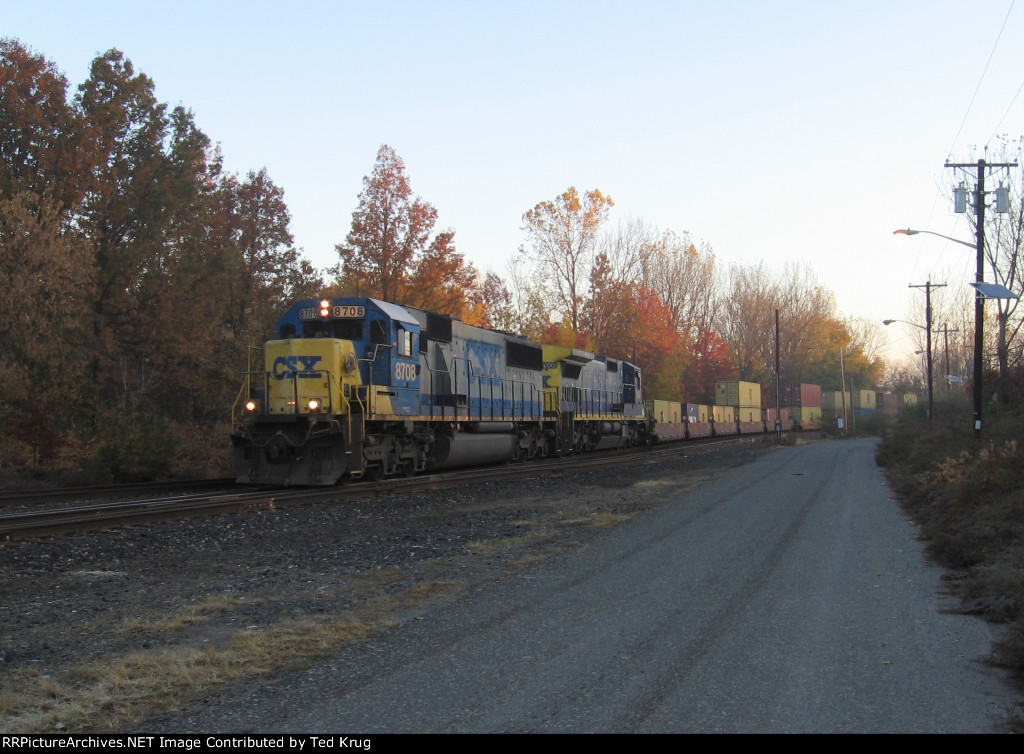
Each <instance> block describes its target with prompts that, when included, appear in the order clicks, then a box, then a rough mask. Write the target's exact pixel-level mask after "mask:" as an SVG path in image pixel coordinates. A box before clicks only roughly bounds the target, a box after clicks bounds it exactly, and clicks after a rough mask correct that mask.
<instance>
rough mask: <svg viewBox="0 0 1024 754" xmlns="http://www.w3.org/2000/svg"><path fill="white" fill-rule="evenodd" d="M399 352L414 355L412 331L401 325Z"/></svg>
mask: <svg viewBox="0 0 1024 754" xmlns="http://www.w3.org/2000/svg"><path fill="white" fill-rule="evenodd" d="M398 354H399V355H400V356H412V333H411V332H410V331H409V330H406V329H405V328H404V327H402V326H401V325H399V327H398Z"/></svg>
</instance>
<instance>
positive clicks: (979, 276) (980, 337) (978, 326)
mask: <svg viewBox="0 0 1024 754" xmlns="http://www.w3.org/2000/svg"><path fill="white" fill-rule="evenodd" d="M979 195H981V196H983V195H982V192H981V191H979ZM981 196H979V201H978V204H979V210H981V209H982V208H983V207H984V202H983V201H981ZM984 221H985V219H984V216H983V215H982V214H981V213H980V212H979V217H978V241H977V243H973V244H972V243H969V242H968V241H961V240H960V239H959V238H953V237H952V236H947V235H944V234H942V233H936V232H935V231H933V230H911V229H910V228H903V229H902V230H894V231H893V232H892V234H893V235H894V236H914V235H917V234H918V233H927V234H928V235H931V236H938V237H939V238H945V239H946V240H947V241H952V242H953V243H958V244H960V245H961V246H967V247H969V248H972V249H976V251H977V254H978V264H977V271H976V272H975V281H974V282H975V284H978V283H983V282H984V280H985V253H984V249H985V235H984V233H985V231H984V226H983V223H984ZM984 302H985V299H984V298H983V296H982V294H981V291H978V294H977V295H976V296H975V297H974V436H975V437H977V438H978V439H980V438H981V407H982V394H981V381H982V376H983V374H984V372H983V370H982V363H981V362H982V359H983V358H984V356H985V338H984V333H983V332H982V327H983V323H984V322H985V303H984ZM928 338H929V341H930V340H931V331H930V329H929V333H928ZM928 351H929V356H928V358H929V363H930V361H931V348H929V349H928ZM928 389H929V390H931V384H929V385H928ZM929 418H931V411H929Z"/></svg>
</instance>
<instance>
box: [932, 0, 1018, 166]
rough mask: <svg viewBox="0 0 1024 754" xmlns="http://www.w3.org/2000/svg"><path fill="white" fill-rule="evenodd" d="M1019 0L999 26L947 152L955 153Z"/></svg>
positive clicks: (1011, 5)
mask: <svg viewBox="0 0 1024 754" xmlns="http://www.w3.org/2000/svg"><path fill="white" fill-rule="evenodd" d="M1016 2H1017V0H1011V2H1010V7H1009V9H1007V11H1006V18H1004V19H1003V25H1002V26H1001V27H1000V28H999V34H998V35H997V36H996V41H995V44H993V45H992V52H990V53H989V55H988V60H987V61H986V62H985V69H984V70H983V71H982V72H981V78H980V79H978V86H976V87H975V89H974V95H973V96H972V97H971V102H970V104H969V105H967V112H965V113H964V119H963V121H961V123H960V128H958V129H957V132H956V136H954V137H953V143H952V144H951V145H950V147H949V151H948V152H947V154H950V155H951V154H953V148H954V147H955V146H956V143H957V140H958V139H959V138H960V134H961V132H963V130H964V125H965V124H966V123H967V116H968V115H970V113H971V108H972V107H973V106H974V100H976V99H977V98H978V92H979V91H981V85H982V83H983V82H984V81H985V74H987V73H988V67H989V65H990V64H991V63H992V58H993V57H994V56H995V54H996V48H997V47H999V40H1000V39H1002V36H1003V30H1004V29H1006V23H1007V22H1008V21H1009V20H1010V13H1011V12H1013V6H1014V3H1016Z"/></svg>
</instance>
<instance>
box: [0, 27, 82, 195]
mask: <svg viewBox="0 0 1024 754" xmlns="http://www.w3.org/2000/svg"><path fill="white" fill-rule="evenodd" d="M67 90H68V82H67V79H66V78H65V76H64V75H63V74H62V73H60V72H59V71H58V70H57V68H56V67H55V66H54V65H53V63H51V62H49V61H48V60H46V58H44V57H43V56H42V55H38V54H35V53H33V52H32V51H30V50H29V49H28V48H26V47H25V46H24V45H22V44H21V43H20V42H18V41H17V40H14V39H0V196H7V197H11V196H14V195H15V194H17V193H19V192H23V191H28V192H32V194H34V195H36V196H40V197H41V196H42V195H43V194H47V196H48V197H49V199H50V203H49V206H48V208H47V209H46V210H43V212H49V211H50V210H52V209H56V210H57V211H59V212H62V211H65V210H67V209H69V208H70V207H72V206H73V205H74V204H76V203H77V202H78V201H79V200H80V199H81V197H82V194H83V192H84V190H85V186H86V183H87V180H88V172H89V160H90V158H91V155H90V148H89V143H88V140H87V138H86V134H85V124H84V120H83V118H82V117H81V114H80V113H79V112H78V110H77V109H76V108H75V107H73V106H72V104H71V103H70V102H68V96H67ZM26 196H27V195H26V194H22V202H24V199H25V197H26Z"/></svg>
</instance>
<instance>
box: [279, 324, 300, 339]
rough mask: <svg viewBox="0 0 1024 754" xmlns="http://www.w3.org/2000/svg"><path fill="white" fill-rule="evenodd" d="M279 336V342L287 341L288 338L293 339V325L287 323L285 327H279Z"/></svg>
mask: <svg viewBox="0 0 1024 754" xmlns="http://www.w3.org/2000/svg"><path fill="white" fill-rule="evenodd" d="M280 335H281V340H289V339H290V338H294V337H295V335H296V333H295V325H293V324H291V323H288V324H287V325H281V332H280Z"/></svg>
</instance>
